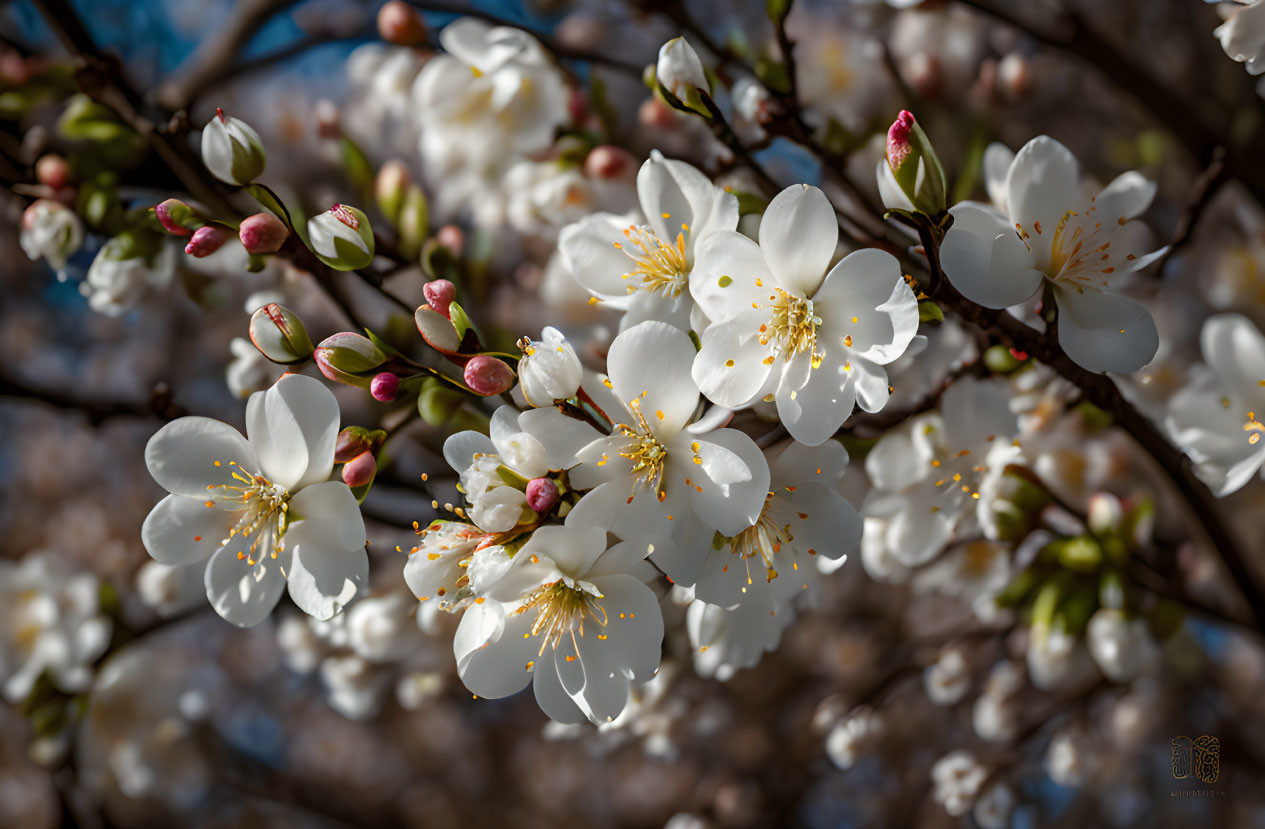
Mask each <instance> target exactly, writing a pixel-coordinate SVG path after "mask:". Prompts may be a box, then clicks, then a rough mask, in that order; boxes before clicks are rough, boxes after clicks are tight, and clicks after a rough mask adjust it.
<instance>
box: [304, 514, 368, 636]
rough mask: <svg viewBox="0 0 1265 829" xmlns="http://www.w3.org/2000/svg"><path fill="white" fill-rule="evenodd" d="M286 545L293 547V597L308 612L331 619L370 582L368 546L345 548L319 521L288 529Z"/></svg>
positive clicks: (323, 619) (321, 618)
mask: <svg viewBox="0 0 1265 829" xmlns="http://www.w3.org/2000/svg"><path fill="white" fill-rule="evenodd" d="M286 545H287V546H288V547H290V548H291V549H293V555H292V557H291V560H290V566H289V567H288V568H287V570H286V577H287V582H288V584H289V587H290V598H291V599H293V600H294V603H295V604H296V605H298V606H299V609H300V610H302V611H303V612H304V613H306V614H308V615H309V616H312V617H314V618H316V619H318V620H321V621H325V620H327V619H332V618H333V617H334V616H337V615H338V614H339V613H341V612H342V611H343V609H344V608H345V607H346V606H347V603H348V602H350V601H351V600H352V599H354V598H355V597H356V593H357V592H358V591H360V590H361V589H362V588H364V587H366V586H367V585H368V584H369V555H368V553H367V552H366V551H365V548H364V547H361V548H360V549H358V550H346V549H343V548H342V547H341V545H340V544H331V543H330V539H329V538H328V537H326V536H325V535H323V534H322V532H321V528H320V526H319V525H317V524H312V523H310V522H308V521H300V522H299V523H297V524H295V525H294V526H293V527H291V528H290V529H289V531H287V532H286Z"/></svg>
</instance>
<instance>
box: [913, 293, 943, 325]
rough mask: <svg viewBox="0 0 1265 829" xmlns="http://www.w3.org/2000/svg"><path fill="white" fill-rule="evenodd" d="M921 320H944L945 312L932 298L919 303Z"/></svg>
mask: <svg viewBox="0 0 1265 829" xmlns="http://www.w3.org/2000/svg"><path fill="white" fill-rule="evenodd" d="M918 321H919V322H944V312H943V311H941V310H940V306H939V305H936V304H935V303H934V302H932V301H931V300H929V299H928V300H926V301H924V302H920V303H918Z"/></svg>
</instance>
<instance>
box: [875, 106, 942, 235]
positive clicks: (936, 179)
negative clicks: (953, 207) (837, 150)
mask: <svg viewBox="0 0 1265 829" xmlns="http://www.w3.org/2000/svg"><path fill="white" fill-rule="evenodd" d="M877 176H878V187H879V193H880V194H881V195H882V197H883V204H884V205H885V206H886V207H888V208H889V209H899V210H908V211H911V212H912V211H916V212H919V213H923V214H925V215H927V216H939V215H941V214H942V213H944V211H945V210H947V209H948V208H947V205H946V202H945V192H946V182H945V177H944V168H943V167H942V166H941V165H940V159H939V158H937V157H936V151H935V149H934V148H933V147H932V146H931V141H930V139H928V138H927V135H926V133H924V132H923V131H922V127H920V126H919V125H918V122H917V121H916V120H914V116H913V114H912V113H910V112H909V111H907V110H901V113H900V115H898V116H897V117H896V121H895V122H894V123H893V124H892V126H891V128H890V129H889V130H888V131H887V153H886V158H885V160H884V161H880V162H879V164H878V169H877Z"/></svg>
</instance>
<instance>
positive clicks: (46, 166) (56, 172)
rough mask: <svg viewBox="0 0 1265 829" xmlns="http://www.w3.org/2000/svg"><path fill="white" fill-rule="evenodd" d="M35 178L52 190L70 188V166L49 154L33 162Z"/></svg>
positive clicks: (61, 159)
mask: <svg viewBox="0 0 1265 829" xmlns="http://www.w3.org/2000/svg"><path fill="white" fill-rule="evenodd" d="M35 177H36V178H37V179H39V182H40V184H47V185H48V186H49V187H51V188H53V189H54V190H60V189H61V188H63V187H69V186H70V164H69V163H68V162H67V161H66V159H64V158H62V157H61V156H59V155H55V154H53V153H49V154H48V155H46V156H43V157H41V158H40V160H39V161H37V162H35Z"/></svg>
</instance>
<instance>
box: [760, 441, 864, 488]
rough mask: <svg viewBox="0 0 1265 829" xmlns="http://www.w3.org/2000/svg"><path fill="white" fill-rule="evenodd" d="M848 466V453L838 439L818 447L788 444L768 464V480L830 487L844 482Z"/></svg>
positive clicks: (795, 442)
mask: <svg viewBox="0 0 1265 829" xmlns="http://www.w3.org/2000/svg"><path fill="white" fill-rule="evenodd" d="M847 466H848V450H847V449H844V448H843V444H842V443H840V442H839V441H837V440H828V441H826V442H825V443H822V444H821V445H819V446H805V445H804V444H802V443H800V442H798V441H794V440H792V441H788V442H787V443H786V445H785V446H784V447H782V450H781V451H780V452H778V453H777V456H776V457H774V458H773V460H772V461H771V462H770V464H769V472H770V477H771V479H772V480H773V481H774V483H777V484H800V483H808V482H810V481H811V482H813V483H818V484H822V485H823V486H830V487H833V486H835V485H836V484H838V483H839V481H840V480H842V479H843V472H844V470H845V469H846V468H847Z"/></svg>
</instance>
